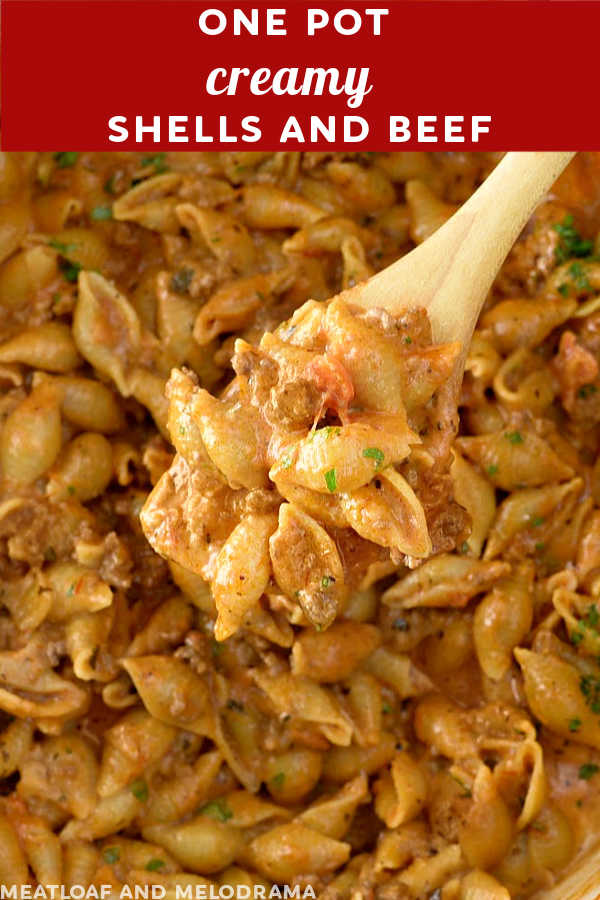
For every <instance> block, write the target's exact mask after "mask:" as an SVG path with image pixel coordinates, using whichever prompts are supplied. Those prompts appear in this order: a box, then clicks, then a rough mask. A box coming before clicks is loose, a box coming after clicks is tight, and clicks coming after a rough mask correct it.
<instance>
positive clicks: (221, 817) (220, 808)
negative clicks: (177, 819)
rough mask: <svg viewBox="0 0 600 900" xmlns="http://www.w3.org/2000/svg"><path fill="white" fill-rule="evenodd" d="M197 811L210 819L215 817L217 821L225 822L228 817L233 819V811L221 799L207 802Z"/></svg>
mask: <svg viewBox="0 0 600 900" xmlns="http://www.w3.org/2000/svg"><path fill="white" fill-rule="evenodd" d="M198 812H199V813H200V815H201V816H210V818H211V819H216V820H217V821H218V822H227V820H228V819H233V813H232V812H231V810H230V809H229V807H228V806H227V803H226V801H225V800H222V799H220V800H213V801H212V803H207V804H206V806H203V807H202V808H201V809H199V810H198Z"/></svg>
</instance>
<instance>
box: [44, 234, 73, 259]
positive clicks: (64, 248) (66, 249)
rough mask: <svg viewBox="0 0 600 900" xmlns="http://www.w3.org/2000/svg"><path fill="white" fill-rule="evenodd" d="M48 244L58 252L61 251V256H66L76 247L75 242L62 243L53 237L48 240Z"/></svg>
mask: <svg viewBox="0 0 600 900" xmlns="http://www.w3.org/2000/svg"><path fill="white" fill-rule="evenodd" d="M48 246H49V247H53V248H54V249H55V250H58V252H59V253H62V255H63V256H68V255H69V253H72V252H73V250H76V249H77V247H76V245H75V244H63V242H62V241H57V240H55V239H54V238H52V240H50V241H48Z"/></svg>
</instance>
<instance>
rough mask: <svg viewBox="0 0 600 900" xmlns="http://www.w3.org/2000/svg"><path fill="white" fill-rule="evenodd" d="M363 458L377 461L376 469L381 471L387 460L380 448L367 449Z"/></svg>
mask: <svg viewBox="0 0 600 900" xmlns="http://www.w3.org/2000/svg"><path fill="white" fill-rule="evenodd" d="M363 456H366V458H367V459H374V460H375V469H380V468H381V466H382V465H383V460H384V459H385V454H384V452H383V450H380V449H379V447H366V448H365V449H364V450H363Z"/></svg>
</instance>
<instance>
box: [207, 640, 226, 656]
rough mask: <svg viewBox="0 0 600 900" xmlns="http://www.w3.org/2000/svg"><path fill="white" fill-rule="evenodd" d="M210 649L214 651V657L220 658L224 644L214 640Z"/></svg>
mask: <svg viewBox="0 0 600 900" xmlns="http://www.w3.org/2000/svg"><path fill="white" fill-rule="evenodd" d="M210 649H211V650H212V655H213V656H220V654H221V653H222V652H223V644H221V643H219V641H217V640H215V639H214V638H213V640H212V641H211V642H210Z"/></svg>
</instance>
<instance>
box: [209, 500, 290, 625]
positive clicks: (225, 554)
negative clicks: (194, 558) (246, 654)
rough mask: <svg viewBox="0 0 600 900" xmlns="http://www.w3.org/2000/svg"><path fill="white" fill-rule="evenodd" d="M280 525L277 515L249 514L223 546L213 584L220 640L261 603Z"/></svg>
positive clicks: (269, 574) (269, 573)
mask: <svg viewBox="0 0 600 900" xmlns="http://www.w3.org/2000/svg"><path fill="white" fill-rule="evenodd" d="M276 528H277V516H274V515H263V516H261V515H248V516H245V517H244V518H243V519H242V521H241V522H240V523H239V525H237V526H236V527H235V528H234V529H233V531H232V532H231V534H230V535H229V537H228V539H227V541H226V542H225V544H224V545H223V547H222V548H221V551H220V552H219V556H218V558H217V563H216V573H215V577H214V578H213V581H212V584H211V588H212V592H213V596H214V598H215V604H216V607H217V612H218V618H217V621H216V624H215V637H216V639H217V640H218V641H224V640H225V639H226V638H228V637H230V635H232V634H234V633H235V632H236V631H237V630H238V628H240V627H241V626H242V625H243V624H244V620H245V617H246V615H247V613H248V612H249V611H250V610H252V609H253V608H254V607H255V606H256V605H257V604H258V601H259V599H260V597H261V596H262V594H263V592H264V590H265V588H266V586H267V584H268V582H269V578H270V577H271V560H270V557H269V538H270V537H271V535H272V534H273V532H274V531H275V529H276Z"/></svg>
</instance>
